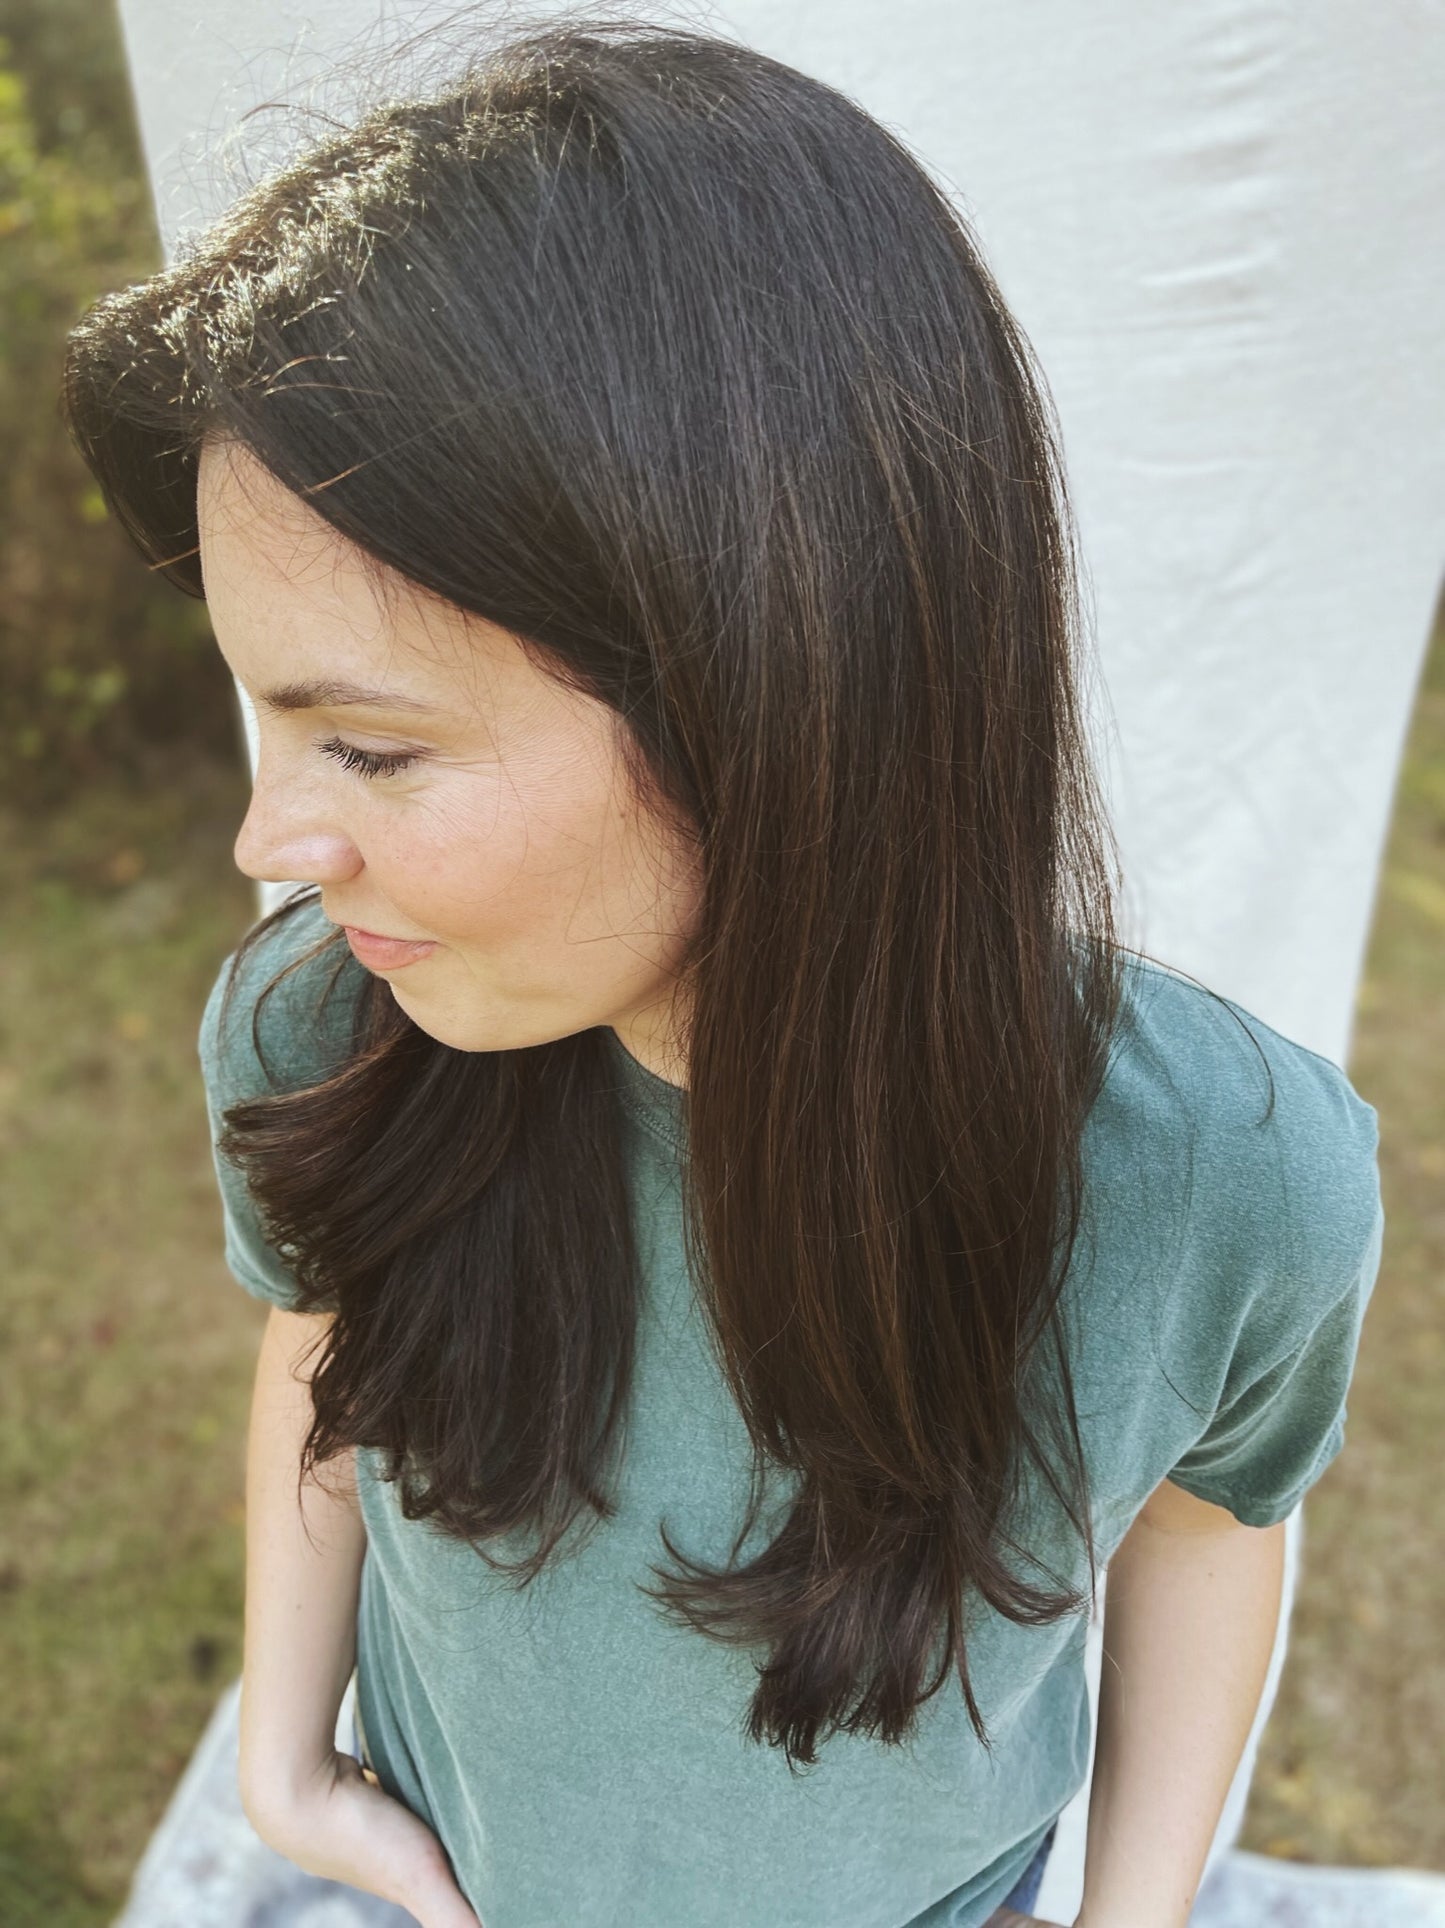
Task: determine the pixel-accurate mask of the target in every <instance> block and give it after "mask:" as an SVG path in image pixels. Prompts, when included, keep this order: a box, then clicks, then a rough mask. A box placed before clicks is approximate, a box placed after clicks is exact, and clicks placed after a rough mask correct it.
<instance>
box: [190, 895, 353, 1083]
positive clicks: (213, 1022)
mask: <svg viewBox="0 0 1445 1928" xmlns="http://www.w3.org/2000/svg"><path fill="white" fill-rule="evenodd" d="M367 982H368V974H367V972H366V971H365V969H364V968H363V967H362V966H361V965H360V964H358V963H357V961H356V959H355V958H354V957H353V956H352V954H351V951H350V950H349V948H348V947H347V945H346V942H345V939H344V938H343V937H342V935H341V933H340V932H339V931H338V929H337V928H336V926H335V925H334V924H332V923H330V922H329V921H328V920H327V919H326V918H325V917H324V916H323V915H322V913H321V905H320V899H319V898H318V897H314V896H311V897H301V898H293V899H292V900H291V902H290V903H289V904H287V905H284V906H283V907H282V909H281V910H280V911H278V912H276V913H274V914H273V915H272V916H270V917H268V918H263V919H260V920H259V921H258V922H257V923H256V924H254V925H253V926H252V927H251V929H250V930H249V931H247V932H246V933H245V935H244V936H243V937H242V939H241V942H240V943H239V944H238V945H237V947H236V949H235V950H233V951H232V952H231V953H230V954H229V955H228V956H227V957H226V958H225V959H224V960H223V962H222V963H221V966H220V968H219V970H218V971H217V973H216V977H215V980H214V982H213V983H212V985H211V989H210V992H209V994H208V996H207V998H206V1003H205V1008H204V1010H203V1012H202V1015H201V1023H200V1029H199V1032H198V1035H197V1039H196V1048H197V1052H198V1055H199V1057H200V1062H201V1070H202V1075H203V1077H204V1079H205V1082H206V1087H207V1090H208V1091H209V1092H211V1093H212V1094H213V1095H214V1097H215V1098H216V1099H218V1100H219V1101H220V1102H221V1103H223V1104H231V1103H235V1102H237V1101H239V1100H240V1099H242V1098H248V1097H256V1096H260V1095H262V1094H264V1093H266V1092H269V1091H273V1090H296V1089H299V1088H300V1087H301V1086H303V1085H306V1084H311V1083H315V1082H316V1081H317V1080H318V1079H320V1078H321V1077H323V1076H324V1075H325V1074H326V1072H327V1071H328V1070H329V1069H333V1068H334V1067H335V1066H336V1065H337V1064H338V1063H339V1062H340V1061H341V1060H342V1059H343V1058H344V1056H345V1055H346V1051H347V1049H348V1046H349V1042H350V1037H351V1026H352V1020H353V1016H354V1013H355V1009H356V1003H357V998H358V996H359V995H360V993H361V991H362V990H363V989H364V987H365V985H366V983H367Z"/></svg>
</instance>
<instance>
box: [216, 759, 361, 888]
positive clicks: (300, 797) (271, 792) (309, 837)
mask: <svg viewBox="0 0 1445 1928" xmlns="http://www.w3.org/2000/svg"><path fill="white" fill-rule="evenodd" d="M232 856H233V858H234V860H235V864H236V868H237V869H238V870H239V871H241V872H242V873H243V874H244V875H245V876H247V877H254V878H255V879H256V881H257V882H258V883H274V884H337V883H344V882H345V881H346V880H347V879H348V878H350V877H353V876H355V874H356V872H357V871H358V870H359V869H360V868H361V853H360V851H359V850H358V849H357V848H356V845H355V844H354V843H353V842H352V840H351V837H350V836H349V834H348V833H347V832H346V830H345V829H344V828H343V827H342V826H341V825H340V824H338V823H337V822H336V821H335V818H334V817H333V816H331V815H329V813H328V812H327V808H326V799H325V798H324V796H322V795H319V794H308V792H307V789H306V787H305V786H304V785H296V786H292V787H289V788H288V787H287V786H285V785H283V784H281V783H278V782H273V781H270V780H267V779H264V778H263V777H262V775H261V773H260V771H259V770H258V771H257V774H256V778H255V781H254V783H253V785H252V789H251V801H250V803H249V805H248V806H247V809H246V815H245V818H244V819H243V821H242V824H241V828H240V830H239V831H238V832H237V833H236V842H235V845H234V847H233V850H232Z"/></svg>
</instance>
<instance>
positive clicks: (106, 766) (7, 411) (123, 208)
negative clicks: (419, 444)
mask: <svg viewBox="0 0 1445 1928" xmlns="http://www.w3.org/2000/svg"><path fill="white" fill-rule="evenodd" d="M3 23H4V32H3V35H0V445H3V447H4V449H5V454H6V460H5V464H4V469H3V475H0V796H3V797H5V798H7V799H9V800H10V801H12V802H16V803H20V804H23V805H24V806H26V807H27V808H30V809H46V808H53V807H55V806H57V805H59V804H62V803H64V802H65V801H66V800H67V799H68V798H69V797H71V796H72V795H73V794H74V791H75V788H76V785H77V783H79V782H84V781H87V780H91V779H94V778H97V777H99V776H100V775H101V773H102V772H105V773H106V774H107V775H109V776H112V777H113V776H115V775H117V774H118V775H121V776H122V777H124V776H131V777H134V778H137V779H138V778H139V776H140V773H141V771H142V769H143V768H144V767H145V763H146V753H147V751H152V752H153V751H154V749H155V748H156V747H157V746H158V745H164V744H166V743H175V742H177V741H178V740H180V739H184V740H185V741H186V742H187V743H189V744H192V745H196V746H197V747H204V748H208V749H210V750H212V751H215V752H217V753H219V754H222V755H228V756H234V755H235V754H237V745H238V742H239V736H238V728H239V726H238V722H237V711H236V707H235V698H234V694H233V686H232V683H231V679H230V676H229V674H228V673H227V671H226V668H225V665H224V663H223V662H222V661H221V658H220V655H219V652H218V651H217V650H216V649H215V647H214V644H213V642H212V639H211V631H210V626H209V622H208V620H207V616H206V611H205V608H204V605H202V604H201V603H199V602H196V601H194V600H192V599H191V598H189V597H186V596H183V595H182V594H181V593H180V592H179V591H177V590H176V589H174V588H173V587H172V586H171V585H170V584H168V583H165V582H162V581H161V580H160V579H159V578H157V577H156V576H154V575H152V574H151V573H150V572H149V571H148V570H147V568H146V566H145V563H144V562H143V560H142V559H141V558H140V556H139V555H138V554H137V553H136V551H135V550H134V548H132V546H131V545H130V543H129V542H128V540H127V539H126V538H125V537H124V536H123V535H122V534H121V531H120V529H119V528H118V527H117V525H116V524H115V523H114V522H112V521H111V520H110V518H109V517H108V515H107V513H106V510H105V505H104V503H103V502H102V500H101V497H100V493H99V491H98V490H97V489H96V487H95V485H94V483H93V482H92V480H91V477H90V474H89V471H88V470H87V469H86V467H85V464H84V463H83V462H82V461H81V459H80V457H79V455H78V454H77V453H76V451H75V450H74V448H73V447H72V446H71V444H70V441H69V438H68V437H67V435H66V433H65V429H64V426H63V424H62V422H61V419H60V412H59V397H60V379H61V366H62V360H63V356H64V349H65V336H66V333H67V331H68V330H69V328H70V327H71V326H72V324H73V323H74V322H75V321H76V320H77V319H78V318H79V316H80V315H81V314H82V313H83V312H84V310H85V309H86V308H87V307H89V305H90V304H91V302H92V301H94V300H95V299H96V298H97V296H99V295H101V294H103V293H105V292H106V291H107V290H108V289H111V288H119V287H124V286H127V285H128V284H129V283H131V282H133V281H138V280H141V279H143V278H144V277H145V276H146V275H148V274H150V273H152V272H153V271H154V270H155V269H156V268H157V267H159V266H160V265H161V248H160V242H159V238H158V236H157V232H156V226H155V218H154V213H153V210H152V206H151V200H150V190H149V185H148V181H147V178H146V173H145V167H144V163H143V160H142V157H141V152H140V147H139V141H138V137H137V133H136V128H135V118H134V111H133V104H132V98H131V92H130V85H129V79H128V75H127V72H126V66H125V55H124V47H123V43H122V41H121V36H120V28H119V25H118V22H117V18H116V15H115V11H114V8H113V7H112V6H111V5H110V4H106V3H102V4H97V0H6V5H5V9H4V13H3Z"/></svg>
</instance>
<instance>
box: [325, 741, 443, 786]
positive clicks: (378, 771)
mask: <svg viewBox="0 0 1445 1928" xmlns="http://www.w3.org/2000/svg"><path fill="white" fill-rule="evenodd" d="M317 748H318V749H319V750H322V751H323V752H324V753H325V754H326V755H327V756H329V757H334V758H335V759H336V761H337V762H338V763H340V764H343V765H344V766H345V767H346V768H347V769H348V770H354V771H355V772H356V773H357V775H358V776H363V777H394V776H396V775H397V774H398V772H399V771H402V770H405V769H407V768H408V766H409V765H411V764H413V763H416V762H419V761H420V755H419V752H417V751H416V750H360V749H358V748H357V746H356V745H355V744H354V743H343V742H342V740H341V738H340V737H339V736H333V737H328V738H327V740H326V742H324V743H319V744H318V745H317Z"/></svg>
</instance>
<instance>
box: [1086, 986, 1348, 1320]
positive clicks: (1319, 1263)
mask: <svg viewBox="0 0 1445 1928" xmlns="http://www.w3.org/2000/svg"><path fill="white" fill-rule="evenodd" d="M1099 1126H1100V1134H1099V1140H1098V1142H1099V1146H1100V1149H1101V1150H1102V1151H1103V1152H1104V1155H1105V1158H1106V1162H1107V1163H1108V1164H1109V1166H1110V1168H1111V1170H1112V1171H1114V1172H1116V1173H1118V1172H1124V1173H1127V1174H1128V1176H1129V1178H1130V1180H1131V1181H1132V1184H1133V1186H1134V1187H1135V1189H1136V1196H1137V1197H1138V1198H1141V1199H1143V1200H1145V1201H1146V1210H1147V1212H1148V1214H1149V1215H1150V1216H1151V1217H1153V1218H1154V1219H1155V1222H1156V1224H1157V1222H1158V1219H1159V1217H1161V1216H1167V1217H1168V1218H1169V1219H1170V1220H1172V1221H1173V1224H1174V1226H1175V1232H1176V1237H1177V1241H1178V1244H1177V1250H1178V1256H1179V1260H1180V1266H1181V1270H1180V1272H1179V1274H1178V1276H1179V1277H1180V1278H1181V1280H1182V1279H1187V1278H1190V1277H1193V1278H1195V1279H1196V1280H1197V1281H1198V1282H1199V1283H1200V1284H1201V1286H1202V1288H1203V1289H1205V1290H1206V1291H1208V1292H1211V1293H1212V1294H1213V1295H1214V1297H1215V1299H1216V1302H1217V1310H1218V1312H1219V1314H1220V1315H1221V1316H1222V1317H1223V1318H1224V1319H1225V1320H1226V1321H1227V1322H1228V1323H1229V1324H1231V1325H1235V1326H1236V1329H1237V1324H1238V1322H1242V1320H1243V1319H1244V1318H1245V1317H1246V1316H1247V1317H1248V1318H1249V1320H1250V1322H1251V1327H1252V1330H1253V1334H1254V1337H1255V1340H1256V1342H1257V1343H1258V1344H1259V1345H1260V1346H1261V1347H1262V1348H1263V1349H1264V1350H1266V1351H1270V1350H1277V1351H1279V1352H1280V1353H1283V1352H1284V1351H1285V1350H1287V1349H1288V1347H1289V1346H1290V1345H1291V1344H1293V1343H1295V1342H1296V1341H1297V1339H1298V1336H1299V1334H1300V1332H1301V1331H1303V1330H1305V1329H1307V1328H1308V1327H1309V1326H1311V1325H1313V1324H1314V1323H1316V1322H1317V1321H1318V1319H1319V1318H1321V1317H1322V1316H1323V1315H1324V1313H1325V1312H1326V1311H1328V1310H1329V1309H1330V1308H1331V1307H1332V1306H1333V1305H1335V1304H1336V1303H1337V1302H1338V1301H1339V1300H1340V1299H1341V1298H1343V1297H1344V1296H1345V1295H1346V1294H1348V1293H1349V1292H1350V1290H1351V1288H1352V1287H1353V1286H1354V1285H1355V1284H1356V1282H1357V1280H1358V1278H1359V1275H1360V1272H1361V1267H1362V1264H1363V1262H1364V1261H1365V1259H1366V1258H1367V1256H1368V1254H1369V1253H1370V1251H1371V1250H1372V1247H1373V1248H1376V1249H1377V1244H1378V1233H1379V1229H1380V1228H1379V1220H1380V1217H1381V1203H1380V1184H1379V1165H1378V1151H1379V1117H1378V1114H1377V1112H1376V1109H1375V1107H1374V1106H1373V1105H1371V1104H1368V1103H1367V1102H1366V1101H1365V1100H1364V1099H1363V1098H1362V1097H1361V1096H1360V1094H1359V1093H1358V1092H1357V1091H1356V1090H1355V1088H1354V1086H1353V1085H1352V1084H1351V1082H1350V1080H1349V1078H1348V1076H1347V1075H1346V1073H1345V1072H1344V1071H1343V1070H1342V1069H1341V1067H1340V1066H1339V1065H1337V1064H1336V1063H1335V1062H1334V1061H1333V1060H1332V1059H1330V1058H1327V1057H1325V1056H1324V1055H1323V1054H1322V1053H1320V1052H1317V1051H1313V1050H1311V1049H1310V1048H1309V1047H1308V1046H1306V1045H1303V1044H1300V1043H1299V1042H1298V1041H1297V1040H1295V1039H1293V1038H1290V1037H1287V1036H1286V1035H1285V1034H1284V1033H1282V1032H1281V1031H1279V1030H1277V1029H1276V1028H1275V1027H1274V1026H1272V1025H1270V1024H1267V1023H1266V1022H1265V1021H1264V1020H1263V1019H1262V1018H1260V1017H1258V1016H1257V1015H1256V1014H1255V1013H1254V1012H1252V1011H1249V1010H1247V1009H1246V1008H1245V1007H1244V1006H1243V1005H1241V1004H1238V1003H1237V1002H1235V1001H1234V1000H1233V999H1230V998H1227V997H1224V996H1223V995H1222V994H1220V993H1218V992H1215V991H1212V990H1210V989H1209V988H1208V987H1207V986H1204V985H1201V984H1199V983H1197V982H1196V981H1195V980H1193V979H1192V978H1189V977H1186V976H1184V975H1183V974H1182V973H1177V972H1175V971H1173V970H1171V969H1170V968H1168V967H1167V966H1164V965H1162V964H1159V963H1157V962H1155V961H1153V960H1149V959H1141V958H1139V957H1138V956H1137V955H1134V954H1131V955H1130V956H1129V957H1128V958H1127V959H1126V972H1125V992H1124V998H1123V1002H1122V1006H1121V1023H1120V1026H1119V1030H1118V1034H1117V1036H1116V1039H1115V1041H1114V1048H1113V1051H1112V1053H1111V1058H1110V1063H1109V1068H1108V1072H1107V1074H1106V1078H1105V1082H1104V1088H1103V1091H1102V1093H1101V1098H1100V1120H1099Z"/></svg>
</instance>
